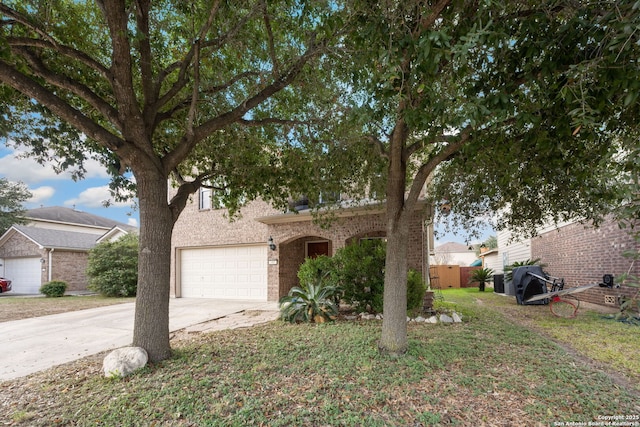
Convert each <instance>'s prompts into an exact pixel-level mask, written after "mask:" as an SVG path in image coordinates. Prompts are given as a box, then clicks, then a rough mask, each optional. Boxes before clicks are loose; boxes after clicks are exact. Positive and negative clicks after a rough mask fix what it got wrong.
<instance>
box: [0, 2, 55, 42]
mask: <svg viewBox="0 0 640 427" xmlns="http://www.w3.org/2000/svg"><path fill="white" fill-rule="evenodd" d="M0 13H2V14H3V15H7V16H9V17H11V18H13V20H14V21H15V22H19V23H20V24H22V25H24V26H25V27H26V28H29V29H31V30H32V31H34V32H35V33H36V34H38V35H39V36H40V37H42V38H43V39H45V40H47V41H48V42H49V43H50V44H52V45H54V46H57V44H58V42H57V41H56V40H55V39H54V38H53V37H51V36H50V35H49V34H47V33H46V31H42V29H41V28H40V27H38V26H37V25H35V24H34V23H33V22H31V21H30V20H29V18H27V17H26V16H24V15H22V14H20V13H19V12H17V11H16V10H14V9H12V8H10V7H9V6H7V5H5V4H4V3H0Z"/></svg>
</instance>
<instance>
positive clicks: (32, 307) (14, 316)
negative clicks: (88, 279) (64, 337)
mask: <svg viewBox="0 0 640 427" xmlns="http://www.w3.org/2000/svg"><path fill="white" fill-rule="evenodd" d="M134 301H135V298H109V297H103V296H99V295H87V296H71V295H67V296H64V297H60V298H45V297H44V296H39V297H13V296H11V294H7V295H3V296H2V297H0V322H8V321H11V320H21V319H28V318H30V317H40V316H48V315H50V314H58V313H65V312H68V311H77V310H85V309H88V308H97V307H103V306H106V305H114V304H121V303H124V302H134Z"/></svg>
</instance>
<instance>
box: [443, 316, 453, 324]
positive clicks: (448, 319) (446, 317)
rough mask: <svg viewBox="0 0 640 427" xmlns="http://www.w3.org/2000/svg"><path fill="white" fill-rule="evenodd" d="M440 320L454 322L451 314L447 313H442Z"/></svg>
mask: <svg viewBox="0 0 640 427" xmlns="http://www.w3.org/2000/svg"><path fill="white" fill-rule="evenodd" d="M440 322H442V323H453V319H452V318H451V317H450V316H447V315H446V314H441V315H440Z"/></svg>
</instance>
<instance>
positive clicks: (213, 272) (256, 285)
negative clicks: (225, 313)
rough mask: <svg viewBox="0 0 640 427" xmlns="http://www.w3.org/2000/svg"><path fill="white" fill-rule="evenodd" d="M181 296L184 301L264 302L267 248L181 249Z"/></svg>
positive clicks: (265, 296) (265, 298)
mask: <svg viewBox="0 0 640 427" xmlns="http://www.w3.org/2000/svg"><path fill="white" fill-rule="evenodd" d="M180 253H181V257H180V263H181V264H180V272H181V273H180V285H181V295H182V296H183V297H185V298H221V299H249V300H258V301H266V300H267V247H266V246H225V247H217V248H204V249H183V250H182V251H181V252H180Z"/></svg>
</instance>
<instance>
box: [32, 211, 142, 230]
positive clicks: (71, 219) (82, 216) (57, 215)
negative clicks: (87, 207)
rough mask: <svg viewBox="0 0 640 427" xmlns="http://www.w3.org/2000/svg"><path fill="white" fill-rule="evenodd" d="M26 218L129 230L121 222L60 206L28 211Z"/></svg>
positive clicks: (128, 227) (127, 226) (128, 226)
mask: <svg viewBox="0 0 640 427" xmlns="http://www.w3.org/2000/svg"><path fill="white" fill-rule="evenodd" d="M25 216H26V217H27V218H33V219H41V220H45V221H56V222H65V223H70V224H82V225H91V226H95V227H104V228H106V229H110V228H112V227H114V226H116V225H117V226H120V227H123V228H124V227H126V228H125V229H127V230H128V229H130V228H131V226H130V225H127V224H124V223H122V222H118V221H114V220H112V219H109V218H103V217H101V216H98V215H93V214H90V213H88V212H82V211H77V210H75V209H71V208H64V207H61V206H48V207H43V208H37V209H30V210H28V211H27V214H26V215H25Z"/></svg>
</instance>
